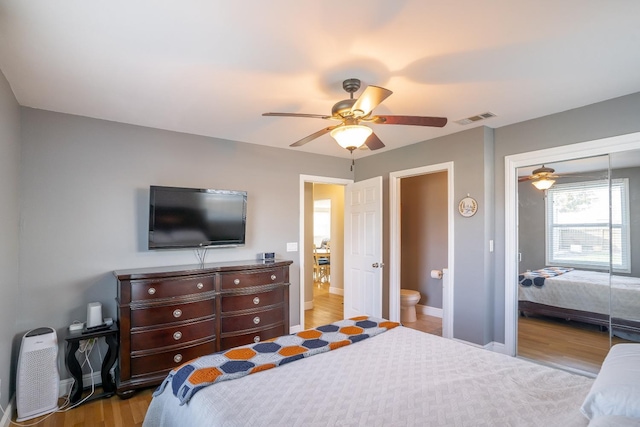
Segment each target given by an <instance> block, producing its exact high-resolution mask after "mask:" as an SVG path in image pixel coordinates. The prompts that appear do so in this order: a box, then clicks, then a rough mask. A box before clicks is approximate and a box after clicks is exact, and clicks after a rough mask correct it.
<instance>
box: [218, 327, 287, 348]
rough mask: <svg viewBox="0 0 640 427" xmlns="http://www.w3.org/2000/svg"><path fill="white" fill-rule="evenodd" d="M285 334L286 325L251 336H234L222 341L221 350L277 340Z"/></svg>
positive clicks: (251, 334) (254, 333) (250, 334)
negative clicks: (272, 339)
mask: <svg viewBox="0 0 640 427" xmlns="http://www.w3.org/2000/svg"><path fill="white" fill-rule="evenodd" d="M284 334H285V330H284V325H280V326H275V327H273V328H269V329H265V330H262V331H258V332H253V333H249V334H242V335H234V336H229V337H225V338H221V339H220V350H227V349H229V348H233V347H237V346H239V345H245V344H253V343H256V342H261V341H264V340H268V339H271V338H277V337H279V336H281V335H284Z"/></svg>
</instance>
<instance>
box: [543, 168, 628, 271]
mask: <svg viewBox="0 0 640 427" xmlns="http://www.w3.org/2000/svg"><path fill="white" fill-rule="evenodd" d="M628 186H629V181H628V179H626V178H625V179H614V180H612V181H611V224H609V182H608V181H606V180H601V181H585V182H575V183H570V184H557V185H555V186H554V187H552V188H550V189H549V190H547V206H546V211H547V225H546V234H547V236H546V240H547V242H546V243H547V251H546V257H547V260H546V261H547V265H555V266H566V267H582V268H589V267H591V268H594V269H608V268H609V251H610V250H611V263H612V268H613V270H614V271H617V272H626V273H628V272H629V271H630V262H629V258H630V256H629V254H630V250H629V192H628Z"/></svg>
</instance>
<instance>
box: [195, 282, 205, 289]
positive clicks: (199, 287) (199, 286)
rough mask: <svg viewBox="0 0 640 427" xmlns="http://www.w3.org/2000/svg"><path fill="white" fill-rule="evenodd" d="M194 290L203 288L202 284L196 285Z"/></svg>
mask: <svg viewBox="0 0 640 427" xmlns="http://www.w3.org/2000/svg"><path fill="white" fill-rule="evenodd" d="M196 288H198V289H202V288H204V285H203V284H202V283H198V284H197V285H196Z"/></svg>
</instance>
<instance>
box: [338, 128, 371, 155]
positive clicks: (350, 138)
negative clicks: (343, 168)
mask: <svg viewBox="0 0 640 427" xmlns="http://www.w3.org/2000/svg"><path fill="white" fill-rule="evenodd" d="M372 133H373V130H372V129H371V128H370V127H368V126H362V125H345V126H339V127H337V128H335V129H334V130H332V131H331V136H332V137H333V139H335V140H336V142H337V143H338V144H339V145H340V146H341V147H342V148H346V149H347V150H349V151H353V150H355V149H356V148H358V147H360V146H361V145H362V144H364V142H365V141H366V140H367V138H369V136H370V135H371V134H372Z"/></svg>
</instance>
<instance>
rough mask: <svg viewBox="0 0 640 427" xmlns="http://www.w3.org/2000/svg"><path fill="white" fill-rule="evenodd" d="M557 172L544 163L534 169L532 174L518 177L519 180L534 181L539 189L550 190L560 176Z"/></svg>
mask: <svg viewBox="0 0 640 427" xmlns="http://www.w3.org/2000/svg"><path fill="white" fill-rule="evenodd" d="M555 172H556V171H555V169H553V168H548V167H546V166H545V165H542V167H539V168H538V169H534V170H533V171H532V172H531V175H528V176H521V177H518V182H523V181H533V182H532V184H533V185H534V186H535V187H536V188H537V189H538V190H548V189H549V188H551V186H552V185H553V184H554V183H555V182H556V178H559V177H558V175H556V174H555Z"/></svg>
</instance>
